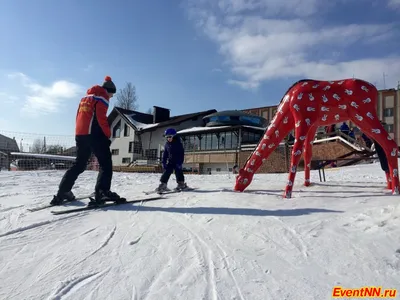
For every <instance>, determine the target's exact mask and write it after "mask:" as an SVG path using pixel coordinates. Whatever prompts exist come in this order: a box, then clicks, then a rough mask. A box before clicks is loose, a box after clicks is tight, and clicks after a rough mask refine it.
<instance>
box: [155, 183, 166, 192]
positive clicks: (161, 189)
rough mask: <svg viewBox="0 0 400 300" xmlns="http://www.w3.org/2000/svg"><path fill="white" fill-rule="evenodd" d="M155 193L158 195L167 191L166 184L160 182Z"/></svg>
mask: <svg viewBox="0 0 400 300" xmlns="http://www.w3.org/2000/svg"><path fill="white" fill-rule="evenodd" d="M155 191H156V192H157V193H159V194H160V193H163V192H167V191H169V189H168V187H167V184H166V183H163V182H161V183H160V185H159V186H158V187H157V188H156V189H155Z"/></svg>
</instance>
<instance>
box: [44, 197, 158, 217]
mask: <svg viewBox="0 0 400 300" xmlns="http://www.w3.org/2000/svg"><path fill="white" fill-rule="evenodd" d="M159 199H164V198H163V197H162V196H156V197H152V198H142V199H135V200H129V201H126V202H125V203H120V204H117V203H115V202H111V203H105V204H103V205H99V206H85V207H80V208H73V209H66V210H59V211H51V213H52V214H53V215H62V214H69V213H74V212H81V211H86V210H94V209H101V208H106V207H110V206H120V205H124V204H129V203H130V204H132V203H140V202H147V201H153V200H159Z"/></svg>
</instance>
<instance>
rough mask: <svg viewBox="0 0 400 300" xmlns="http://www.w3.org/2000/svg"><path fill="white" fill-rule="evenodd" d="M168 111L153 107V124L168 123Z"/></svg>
mask: <svg viewBox="0 0 400 300" xmlns="http://www.w3.org/2000/svg"><path fill="white" fill-rule="evenodd" d="M169 117H170V116H169V109H168V108H163V107H159V106H153V124H156V123H160V122H164V121H168V120H169Z"/></svg>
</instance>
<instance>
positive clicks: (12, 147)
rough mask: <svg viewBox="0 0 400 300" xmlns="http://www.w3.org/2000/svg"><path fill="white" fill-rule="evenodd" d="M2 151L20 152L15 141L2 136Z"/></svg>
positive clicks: (0, 141)
mask: <svg viewBox="0 0 400 300" xmlns="http://www.w3.org/2000/svg"><path fill="white" fill-rule="evenodd" d="M0 151H3V152H10V151H13V152H19V148H18V144H17V141H16V140H15V139H12V138H9V137H7V136H5V135H2V134H0Z"/></svg>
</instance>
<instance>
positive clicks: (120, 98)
mask: <svg viewBox="0 0 400 300" xmlns="http://www.w3.org/2000/svg"><path fill="white" fill-rule="evenodd" d="M116 106H118V107H121V108H124V109H129V110H137V109H138V108H139V105H138V104H137V95H136V87H135V86H134V85H133V84H132V83H131V82H127V83H126V86H125V87H124V88H123V89H120V90H119V91H118V93H117V103H116Z"/></svg>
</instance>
